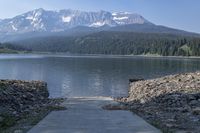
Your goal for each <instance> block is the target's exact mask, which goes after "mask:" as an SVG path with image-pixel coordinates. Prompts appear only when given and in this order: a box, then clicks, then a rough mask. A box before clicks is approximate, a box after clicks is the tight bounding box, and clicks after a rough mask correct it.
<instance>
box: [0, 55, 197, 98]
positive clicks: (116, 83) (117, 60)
mask: <svg viewBox="0 0 200 133" xmlns="http://www.w3.org/2000/svg"><path fill="white" fill-rule="evenodd" d="M196 70H200V59H187V58H164V57H159V58H158V57H138V56H133V57H120V56H64V55H0V79H21V80H44V81H46V82H47V83H48V89H49V92H50V97H74V96H77V97H78V96H114V97H117V96H126V95H127V92H128V87H129V84H128V79H130V78H145V79H150V78H156V77H161V76H164V75H169V74H174V73H181V72H192V71H196Z"/></svg>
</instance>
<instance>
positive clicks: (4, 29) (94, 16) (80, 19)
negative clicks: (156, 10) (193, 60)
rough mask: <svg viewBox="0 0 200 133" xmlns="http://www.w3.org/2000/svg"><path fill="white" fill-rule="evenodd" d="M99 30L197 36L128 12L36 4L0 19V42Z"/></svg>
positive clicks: (75, 34)
mask: <svg viewBox="0 0 200 133" xmlns="http://www.w3.org/2000/svg"><path fill="white" fill-rule="evenodd" d="M99 31H117V32H140V33H167V34H178V35H185V36H198V37H199V36H200V34H197V33H192V32H187V31H184V30H179V29H175V28H169V27H166V26H162V25H156V24H154V23H152V22H150V21H148V20H147V19H145V18H144V17H143V16H142V15H140V14H137V13H131V12H108V11H103V10H100V11H80V10H72V9H62V10H58V11H52V10H44V9H42V8H39V9H35V10H32V11H28V12H26V13H23V14H21V15H17V16H15V17H13V18H8V19H2V20H1V19H0V42H11V41H17V40H24V39H28V38H35V37H43V36H44V37H45V36H58V35H60V36H82V35H87V34H92V33H96V32H99Z"/></svg>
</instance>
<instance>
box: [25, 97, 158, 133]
mask: <svg viewBox="0 0 200 133" xmlns="http://www.w3.org/2000/svg"><path fill="white" fill-rule="evenodd" d="M112 103H113V104H116V102H115V101H113V99H112V98H109V97H76V98H70V99H68V100H66V101H65V102H64V103H63V106H66V107H67V110H64V111H54V112H51V113H50V114H49V115H48V116H47V117H45V118H44V119H43V120H42V121H41V122H39V123H38V124H37V125H36V126H35V127H33V128H32V129H31V130H30V131H29V132H28V133H161V132H160V131H159V130H158V129H156V128H155V127H153V126H151V125H150V124H148V123H147V122H145V121H144V120H143V119H141V118H140V117H138V116H137V115H135V114H133V113H131V112H129V111H123V110H114V111H113V110H112V111H111V110H103V109H102V106H103V105H106V104H112Z"/></svg>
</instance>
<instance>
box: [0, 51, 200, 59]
mask: <svg viewBox="0 0 200 133" xmlns="http://www.w3.org/2000/svg"><path fill="white" fill-rule="evenodd" d="M2 55H47V56H57V57H60V56H61V57H70V56H71V57H106V58H109V57H111V58H113V57H119V58H122V57H125V58H127V57H128V58H129V57H143V58H166V59H167V58H177V59H200V56H161V55H111V54H68V53H61V52H58V53H57V52H55V53H54V52H31V53H29V52H27V53H26V52H19V53H0V56H2Z"/></svg>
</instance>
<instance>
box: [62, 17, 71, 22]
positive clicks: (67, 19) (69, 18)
mask: <svg viewBox="0 0 200 133" xmlns="http://www.w3.org/2000/svg"><path fill="white" fill-rule="evenodd" d="M71 19H72V17H71V16H66V17H65V16H63V17H62V21H63V22H65V23H69V22H70V21H71Z"/></svg>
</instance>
